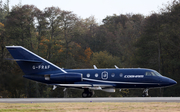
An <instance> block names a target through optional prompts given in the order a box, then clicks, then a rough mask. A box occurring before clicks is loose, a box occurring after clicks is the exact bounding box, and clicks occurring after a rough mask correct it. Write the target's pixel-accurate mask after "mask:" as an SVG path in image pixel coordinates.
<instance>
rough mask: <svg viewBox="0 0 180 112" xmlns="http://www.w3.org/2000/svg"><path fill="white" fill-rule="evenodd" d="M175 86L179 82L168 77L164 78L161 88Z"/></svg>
mask: <svg viewBox="0 0 180 112" xmlns="http://www.w3.org/2000/svg"><path fill="white" fill-rule="evenodd" d="M175 84H177V82H176V81H175V80H173V79H170V78H168V77H162V79H161V83H160V85H161V87H165V86H172V85H175Z"/></svg>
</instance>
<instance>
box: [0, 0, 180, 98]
mask: <svg viewBox="0 0 180 112" xmlns="http://www.w3.org/2000/svg"><path fill="white" fill-rule="evenodd" d="M179 14H180V2H179V1H176V0H174V1H172V2H171V3H168V4H167V5H165V6H164V7H163V8H161V10H160V11H159V12H158V13H156V12H154V13H152V14H150V15H149V16H144V15H142V14H120V15H116V14H114V15H112V16H107V17H106V18H104V19H103V20H102V24H98V23H97V22H96V19H95V17H93V16H90V17H89V18H86V19H82V18H80V17H78V16H77V15H76V14H74V13H73V12H72V11H66V10H62V9H60V8H59V7H46V8H45V9H44V10H40V9H38V8H37V7H36V6H34V5H20V4H18V5H15V6H13V7H12V8H11V10H10V9H9V1H8V0H7V3H3V2H2V1H1V2H0V96H2V97H13V98H16V97H22V98H23V97H80V96H81V92H82V91H81V90H71V89H67V91H66V92H63V88H57V89H56V90H54V91H53V90H52V87H51V86H48V85H45V84H41V83H37V82H33V81H29V80H27V79H24V78H22V76H23V73H22V71H21V70H20V68H19V67H18V65H17V64H16V63H15V62H12V61H8V60H6V58H11V55H10V53H9V52H8V51H7V50H6V48H5V46H8V45H19V46H23V47H25V48H27V49H29V50H31V51H32V52H34V53H36V54H38V55H40V56H41V57H43V58H45V59H47V60H49V61H51V62H52V63H54V64H56V65H58V66H60V67H62V68H69V69H75V68H92V65H94V64H95V65H96V66H97V67H98V68H113V67H114V65H117V66H118V67H120V68H136V67H140V68H151V69H155V70H157V71H158V72H160V73H161V74H162V75H164V76H167V77H170V78H172V79H174V80H176V81H177V82H179V81H180V77H179V73H180V52H179V50H180V45H179V43H180V27H179V26H180V16H179ZM178 90H180V85H179V84H177V85H175V86H173V87H170V88H165V89H154V90H150V91H149V94H150V95H151V96H180V92H178ZM141 94H142V90H128V89H125V90H122V91H121V92H120V91H118V90H117V92H115V93H105V92H101V91H96V94H95V95H94V97H97V96H118V97H122V96H141Z"/></svg>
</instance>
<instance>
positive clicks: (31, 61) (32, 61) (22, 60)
mask: <svg viewBox="0 0 180 112" xmlns="http://www.w3.org/2000/svg"><path fill="white" fill-rule="evenodd" d="M6 60H11V61H21V62H29V63H42V62H41V61H35V60H25V59H9V58H6Z"/></svg>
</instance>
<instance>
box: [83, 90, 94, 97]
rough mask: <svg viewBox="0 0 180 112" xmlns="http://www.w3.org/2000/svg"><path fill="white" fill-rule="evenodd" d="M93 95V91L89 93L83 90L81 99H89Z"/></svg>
mask: <svg viewBox="0 0 180 112" xmlns="http://www.w3.org/2000/svg"><path fill="white" fill-rule="evenodd" d="M93 94H94V92H93V91H90V90H89V89H84V92H83V93H82V97H83V98H87V97H91V96H92V95H93Z"/></svg>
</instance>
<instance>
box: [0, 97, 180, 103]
mask: <svg viewBox="0 0 180 112" xmlns="http://www.w3.org/2000/svg"><path fill="white" fill-rule="evenodd" d="M53 102H180V97H108V98H0V103H53Z"/></svg>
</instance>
